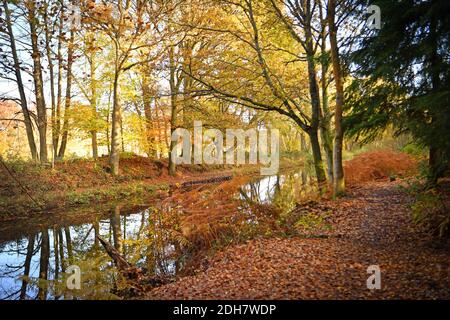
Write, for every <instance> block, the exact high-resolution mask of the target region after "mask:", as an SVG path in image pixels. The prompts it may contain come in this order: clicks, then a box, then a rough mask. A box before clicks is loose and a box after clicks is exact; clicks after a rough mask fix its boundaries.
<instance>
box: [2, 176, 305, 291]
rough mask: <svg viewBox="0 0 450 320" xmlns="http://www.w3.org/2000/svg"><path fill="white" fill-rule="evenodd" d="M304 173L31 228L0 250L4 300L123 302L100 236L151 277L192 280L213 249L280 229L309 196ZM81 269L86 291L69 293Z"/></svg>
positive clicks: (201, 189)
mask: <svg viewBox="0 0 450 320" xmlns="http://www.w3.org/2000/svg"><path fill="white" fill-rule="evenodd" d="M308 179H309V178H307V177H306V176H305V175H304V174H302V173H295V174H290V175H277V176H272V177H267V178H263V179H256V180H252V179H251V178H248V177H242V178H235V179H233V180H231V181H227V182H224V183H220V184H216V185H201V186H197V187H191V188H188V189H176V190H173V191H172V192H171V194H170V195H169V196H168V197H167V198H166V199H164V200H163V201H160V202H159V203H158V204H157V205H155V206H153V207H149V208H146V209H140V210H137V211H133V212H131V213H130V212H129V211H128V210H124V209H123V208H126V204H123V205H116V206H114V207H113V208H112V209H111V210H109V213H106V214H102V215H96V216H93V217H92V216H91V217H90V219H87V220H88V222H86V221H85V222H83V223H79V222H78V223H72V224H71V223H69V224H66V225H58V223H57V222H52V221H50V218H49V221H48V223H47V224H45V223H43V224H42V226H41V228H40V229H36V226H35V225H33V227H30V228H29V230H30V232H29V234H27V233H25V232H22V234H16V235H11V237H10V238H11V239H9V240H7V241H4V242H2V243H0V298H1V299H87V298H89V299H116V298H119V297H118V296H116V295H114V294H112V292H117V290H120V289H121V287H123V286H125V282H124V281H123V279H121V276H120V275H119V274H118V272H117V270H116V269H115V267H114V265H113V263H112V261H111V259H110V258H109V256H108V255H107V253H106V252H105V250H104V249H103V247H102V246H101V245H100V244H99V241H98V239H97V236H101V237H102V238H104V239H107V240H108V241H109V242H110V243H111V244H112V245H113V246H114V247H115V248H116V249H117V250H118V251H119V252H121V253H122V254H123V255H124V256H125V257H126V259H127V260H128V261H129V262H130V263H132V264H135V265H136V266H138V267H140V268H142V269H143V270H144V271H145V272H146V273H147V274H149V275H152V274H153V275H166V276H167V275H180V276H183V275H186V274H189V273H191V272H192V271H193V270H194V269H196V268H198V267H199V264H200V263H201V260H202V257H203V256H204V253H205V252H207V250H208V249H209V248H210V247H211V246H213V245H219V244H221V243H222V244H223V242H225V243H227V242H230V241H240V240H242V239H245V238H248V237H251V236H252V235H254V234H266V233H270V232H274V230H276V229H277V227H278V226H277V225H276V221H277V217H278V216H279V215H282V214H283V213H285V212H287V211H289V210H291V209H292V207H293V206H295V203H296V201H298V199H299V197H301V196H305V197H306V196H309V194H310V192H313V191H314V190H311V188H309V187H308V185H309V183H310V182H309V180H308ZM70 265H78V266H79V267H80V269H81V272H82V279H81V282H82V288H81V290H79V291H77V290H75V291H70V290H68V289H67V288H66V285H65V283H66V279H67V277H68V275H67V274H66V273H65V271H66V270H67V268H68V266H70Z"/></svg>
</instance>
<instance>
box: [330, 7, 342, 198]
mask: <svg viewBox="0 0 450 320" xmlns="http://www.w3.org/2000/svg"><path fill="white" fill-rule="evenodd" d="M335 14H336V3H335V0H329V2H328V25H329V28H330V47H331V62H332V65H333V75H334V83H335V86H336V108H335V111H334V127H335V134H334V147H333V173H334V176H333V195H334V196H335V197H336V196H339V195H342V194H343V193H344V192H345V179H344V168H343V166H342V144H343V141H344V129H343V127H342V112H343V107H344V85H343V76H342V70H341V62H340V58H339V49H338V44H337V30H336V24H335Z"/></svg>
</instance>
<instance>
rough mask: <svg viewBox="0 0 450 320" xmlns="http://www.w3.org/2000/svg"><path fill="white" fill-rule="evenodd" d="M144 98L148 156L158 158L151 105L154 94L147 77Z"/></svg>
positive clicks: (145, 78) (145, 77)
mask: <svg viewBox="0 0 450 320" xmlns="http://www.w3.org/2000/svg"><path fill="white" fill-rule="evenodd" d="M142 98H143V104H144V114H145V126H146V135H147V143H148V156H149V157H152V158H156V139H155V130H154V119H153V112H152V104H151V102H152V94H151V90H150V84H149V83H148V77H147V76H145V75H144V77H143V81H142Z"/></svg>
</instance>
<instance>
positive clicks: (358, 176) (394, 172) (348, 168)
mask: <svg viewBox="0 0 450 320" xmlns="http://www.w3.org/2000/svg"><path fill="white" fill-rule="evenodd" d="M416 168H417V161H416V160H415V159H413V158H412V157H411V156H409V155H407V154H405V153H400V152H395V151H391V150H377V151H371V152H367V153H363V154H360V155H358V156H357V157H355V158H354V159H352V160H349V161H346V162H345V163H344V171H345V178H346V181H347V183H348V184H350V185H351V184H357V183H361V182H366V181H372V180H378V179H383V178H389V177H395V176H405V175H408V174H412V173H414V172H415V170H416Z"/></svg>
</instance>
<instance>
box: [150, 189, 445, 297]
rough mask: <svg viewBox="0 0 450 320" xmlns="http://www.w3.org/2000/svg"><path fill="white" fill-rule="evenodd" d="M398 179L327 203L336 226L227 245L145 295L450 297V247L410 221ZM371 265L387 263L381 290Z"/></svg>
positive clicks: (405, 199)
mask: <svg viewBox="0 0 450 320" xmlns="http://www.w3.org/2000/svg"><path fill="white" fill-rule="evenodd" d="M399 184H400V182H388V181H378V182H367V183H364V184H363V185H360V186H355V187H352V188H351V189H350V190H349V192H348V194H347V196H345V197H344V198H342V199H340V200H339V201H336V202H333V201H329V202H327V203H326V204H324V205H325V206H328V207H329V208H331V210H332V218H331V220H332V221H331V223H332V226H333V228H332V230H331V231H330V232H329V234H328V235H326V236H325V237H321V238H301V237H292V238H270V239H255V240H251V241H248V242H247V243H245V244H241V245H235V246H232V247H228V248H226V249H224V250H223V251H221V252H218V253H217V254H216V255H215V256H214V257H213V258H212V259H211V261H210V263H209V267H208V268H207V269H206V270H205V271H204V272H201V273H199V274H197V275H194V276H189V277H184V278H181V279H179V280H178V281H176V282H174V283H171V284H168V285H165V286H162V287H159V288H155V289H153V290H152V291H150V292H148V293H147V295H146V296H145V298H147V299H450V249H449V247H448V246H446V245H442V244H441V245H436V244H435V242H433V241H431V239H430V238H429V237H428V236H427V235H426V234H423V233H421V232H420V231H418V230H415V229H413V228H412V222H411V212H410V208H409V204H410V203H411V201H412V199H411V197H410V196H409V195H407V194H406V193H404V192H403V191H401V190H400V189H399V188H398V186H399ZM321 205H322V204H321ZM370 265H379V266H380V268H381V290H369V289H367V286H366V280H367V278H368V277H369V274H367V268H368V266H370Z"/></svg>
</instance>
